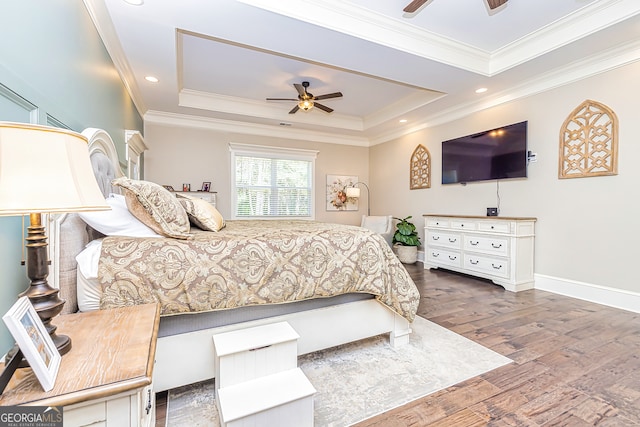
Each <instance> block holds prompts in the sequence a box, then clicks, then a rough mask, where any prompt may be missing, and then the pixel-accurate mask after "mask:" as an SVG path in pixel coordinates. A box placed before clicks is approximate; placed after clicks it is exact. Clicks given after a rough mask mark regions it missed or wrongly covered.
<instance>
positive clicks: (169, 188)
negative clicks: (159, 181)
mask: <svg viewBox="0 0 640 427" xmlns="http://www.w3.org/2000/svg"><path fill="white" fill-rule="evenodd" d="M163 187H164V188H166V189H167V190H169V191H176V190H174V189H173V186H171V185H163Z"/></svg>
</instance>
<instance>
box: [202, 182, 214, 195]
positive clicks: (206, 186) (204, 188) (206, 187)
mask: <svg viewBox="0 0 640 427" xmlns="http://www.w3.org/2000/svg"><path fill="white" fill-rule="evenodd" d="M210 189H211V183H210V182H203V183H202V188H201V189H200V191H206V192H207V193H208V192H209V190H210Z"/></svg>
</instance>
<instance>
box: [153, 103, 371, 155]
mask: <svg viewBox="0 0 640 427" xmlns="http://www.w3.org/2000/svg"><path fill="white" fill-rule="evenodd" d="M144 120H145V123H157V124H160V125H171V126H183V127H190V128H199V129H208V130H215V131H218V132H228V133H239V134H245V135H258V136H266V137H274V138H286V139H295V140H304V141H313V142H322V143H326V144H341V145H355V146H358V147H368V146H369V139H368V138H366V137H359V136H348V135H341V134H340V135H339V134H332V133H328V132H318V131H313V130H306V129H299V128H295V127H288V126H287V127H284V126H272V125H263V124H256V123H247V122H239V121H233V120H222V119H213V118H209V117H197V116H192V115H187V114H177V113H167V112H164V111H154V110H150V111H147V113H146V114H145V115H144Z"/></svg>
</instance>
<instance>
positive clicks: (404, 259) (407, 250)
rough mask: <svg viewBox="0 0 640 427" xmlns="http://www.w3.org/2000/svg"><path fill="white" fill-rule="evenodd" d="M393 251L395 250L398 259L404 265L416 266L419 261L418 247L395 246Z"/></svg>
mask: <svg viewBox="0 0 640 427" xmlns="http://www.w3.org/2000/svg"><path fill="white" fill-rule="evenodd" d="M393 249H395V253H396V255H397V256H398V259H399V260H400V262H401V263H403V264H415V262H416V261H417V260H418V247H417V246H405V245H397V244H396V245H394V246H393Z"/></svg>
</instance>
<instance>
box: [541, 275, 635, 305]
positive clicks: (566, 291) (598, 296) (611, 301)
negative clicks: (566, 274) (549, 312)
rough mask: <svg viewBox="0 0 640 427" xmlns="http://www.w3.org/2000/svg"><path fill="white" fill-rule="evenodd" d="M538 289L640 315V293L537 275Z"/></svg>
mask: <svg viewBox="0 0 640 427" xmlns="http://www.w3.org/2000/svg"><path fill="white" fill-rule="evenodd" d="M535 280H536V285H535V288H536V289H540V290H543V291H548V292H553V293H555V294H560V295H565V296H568V297H572V298H578V299H581V300H585V301H590V302H595V303H598V304H602V305H606V306H609V307H614V308H619V309H622V310H627V311H632V312H634V313H640V293H637V292H631V291H625V290H622V289H615V288H609V287H605V286H600V285H594V284H591V283H584V282H578V281H575V280H568V279H562V278H559V277H552V276H545V275H544V274H536V275H535Z"/></svg>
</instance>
